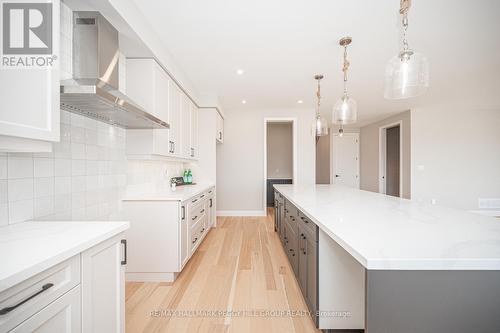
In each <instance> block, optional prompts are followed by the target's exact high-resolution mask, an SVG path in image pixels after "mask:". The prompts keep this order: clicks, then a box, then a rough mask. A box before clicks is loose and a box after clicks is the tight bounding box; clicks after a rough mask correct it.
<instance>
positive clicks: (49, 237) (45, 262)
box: [0, 221, 129, 292]
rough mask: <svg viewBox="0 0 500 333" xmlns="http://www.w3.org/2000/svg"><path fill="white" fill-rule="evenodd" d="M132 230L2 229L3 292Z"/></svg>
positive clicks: (56, 225)
mask: <svg viewBox="0 0 500 333" xmlns="http://www.w3.org/2000/svg"><path fill="white" fill-rule="evenodd" d="M128 228H129V223H128V222H108V221H106V222H72V221H71V222H24V223H19V224H14V225H9V226H5V227H1V228H0V292H2V291H4V290H6V289H8V288H10V287H12V286H14V285H16V284H17V283H19V282H21V281H24V280H25V279H27V278H29V277H31V276H34V275H36V274H38V273H40V272H42V271H44V270H46V269H47V268H49V267H51V266H54V265H55V264H57V263H60V262H62V261H64V260H66V259H68V258H70V257H72V256H74V255H76V254H78V253H80V252H82V251H85V250H86V249H88V248H91V247H93V246H94V245H97V244H99V243H100V242H102V241H104V240H106V239H109V238H111V237H113V236H115V235H117V234H119V233H121V232H123V231H125V230H126V229H128Z"/></svg>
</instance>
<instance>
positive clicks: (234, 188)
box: [217, 109, 315, 213]
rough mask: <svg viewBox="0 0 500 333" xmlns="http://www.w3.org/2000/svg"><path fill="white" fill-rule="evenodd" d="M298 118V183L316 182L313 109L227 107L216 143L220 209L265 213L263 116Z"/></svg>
mask: <svg viewBox="0 0 500 333" xmlns="http://www.w3.org/2000/svg"><path fill="white" fill-rule="evenodd" d="M266 117H296V118H297V182H296V183H297V184H314V182H315V144H314V139H315V138H314V136H313V134H312V132H311V128H312V127H311V126H312V123H313V121H314V110H312V109H311V110H296V109H279V110H252V109H248V110H247V109H245V110H226V111H225V115H224V133H225V137H224V144H222V145H218V146H217V210H218V211H243V212H250V213H251V212H254V213H262V212H263V211H264V207H263V203H264V198H263V191H264V189H263V186H264V185H263V184H264V183H263V182H264V118H266Z"/></svg>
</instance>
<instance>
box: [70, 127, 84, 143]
mask: <svg viewBox="0 0 500 333" xmlns="http://www.w3.org/2000/svg"><path fill="white" fill-rule="evenodd" d="M71 142H72V143H85V129H84V128H83V127H76V126H71Z"/></svg>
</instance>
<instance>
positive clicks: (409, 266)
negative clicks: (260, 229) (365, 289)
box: [273, 184, 500, 271]
mask: <svg viewBox="0 0 500 333" xmlns="http://www.w3.org/2000/svg"><path fill="white" fill-rule="evenodd" d="M276 185H278V186H279V185H280V184H276ZM273 188H274V189H275V190H276V191H278V192H279V193H281V194H282V195H283V196H284V197H285V198H286V199H287V200H289V201H290V202H291V203H292V204H293V205H294V206H295V207H297V208H298V209H299V210H300V211H301V212H302V213H303V214H305V215H306V216H307V217H308V218H309V219H311V220H312V221H313V222H314V223H315V224H316V225H317V226H318V227H319V228H320V229H321V231H323V232H324V233H325V234H327V235H328V236H330V238H331V239H332V240H333V241H334V242H336V243H337V244H338V245H339V246H340V247H342V248H343V249H344V250H345V251H347V253H349V255H351V256H352V257H353V258H354V259H356V261H357V262H358V263H359V264H361V265H362V266H363V267H364V268H365V269H367V270H373V271H383V270H390V271H397V270H399V271H403V270H405V271H411V270H419V271H424V270H428V271H439V270H446V271H460V270H462V271H463V270H470V271H472V270H481V271H498V270H500V260H497V259H447V258H443V259H421V260H415V259H408V260H404V259H395V260H391V259H369V258H366V257H364V256H363V255H361V254H360V253H359V252H357V251H356V250H355V249H354V248H352V247H351V246H349V244H347V243H346V242H344V241H343V240H342V239H341V238H340V237H338V236H337V235H336V234H335V233H334V232H333V231H332V230H330V229H329V228H327V227H326V226H325V225H324V224H322V223H321V222H320V221H318V220H317V219H316V218H315V217H314V216H312V215H311V214H310V213H309V212H308V211H307V210H306V209H305V208H303V207H302V206H300V205H298V204H297V202H296V201H294V200H293V199H292V198H290V197H289V196H287V195H286V194H285V193H283V192H282V191H280V189H279V188H278V187H275V186H273Z"/></svg>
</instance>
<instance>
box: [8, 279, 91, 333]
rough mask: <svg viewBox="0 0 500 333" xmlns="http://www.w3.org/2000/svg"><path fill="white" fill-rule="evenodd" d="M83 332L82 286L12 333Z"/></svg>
mask: <svg viewBox="0 0 500 333" xmlns="http://www.w3.org/2000/svg"><path fill="white" fill-rule="evenodd" d="M81 331H82V325H81V299H80V286H76V287H74V288H73V289H71V290H70V291H68V292H67V293H66V294H64V295H63V296H61V297H59V298H58V299H57V300H55V301H54V302H52V303H50V304H49V305H47V306H46V307H45V308H43V309H42V310H40V311H39V312H37V313H35V314H34V315H33V316H31V317H30V318H29V319H27V320H26V321H24V322H23V323H22V324H20V325H18V326H17V327H15V328H14V329H13V330H11V331H10V332H11V333H24V332H36V333H54V332H57V333H79V332H81Z"/></svg>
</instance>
